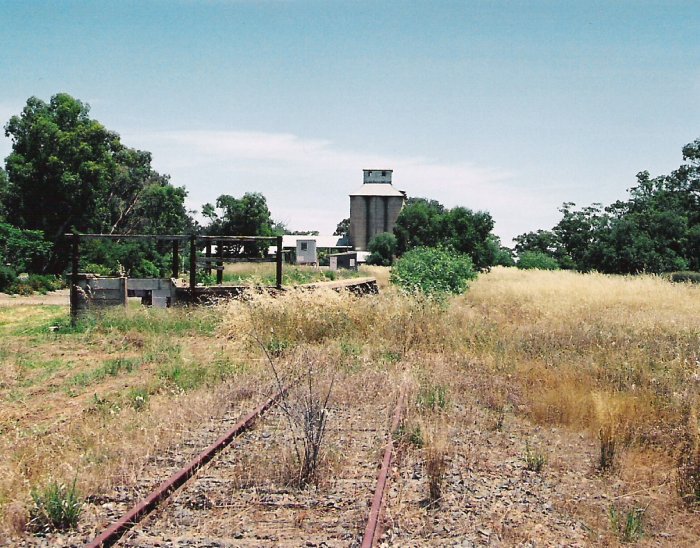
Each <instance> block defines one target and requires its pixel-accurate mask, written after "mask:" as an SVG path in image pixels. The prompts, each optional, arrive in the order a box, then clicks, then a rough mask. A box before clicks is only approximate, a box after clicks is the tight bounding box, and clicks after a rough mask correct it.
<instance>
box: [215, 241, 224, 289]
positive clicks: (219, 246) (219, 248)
mask: <svg viewBox="0 0 700 548" xmlns="http://www.w3.org/2000/svg"><path fill="white" fill-rule="evenodd" d="M216 256H217V257H218V258H219V260H218V261H216V266H217V269H216V283H217V284H219V285H221V284H223V283H224V245H223V242H220V241H219V242H216Z"/></svg>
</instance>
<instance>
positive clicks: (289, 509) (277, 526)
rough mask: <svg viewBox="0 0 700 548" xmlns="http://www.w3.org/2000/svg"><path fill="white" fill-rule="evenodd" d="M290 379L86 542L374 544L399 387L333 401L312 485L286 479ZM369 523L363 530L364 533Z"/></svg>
mask: <svg viewBox="0 0 700 548" xmlns="http://www.w3.org/2000/svg"><path fill="white" fill-rule="evenodd" d="M286 391H287V388H286V387H285V388H284V389H282V390H280V391H278V392H277V393H276V394H274V395H273V396H272V397H270V398H269V399H267V400H266V401H265V402H263V403H262V404H260V405H259V406H258V407H256V408H255V409H254V410H253V411H251V412H250V413H248V414H247V415H246V416H244V417H243V418H242V419H240V420H239V421H238V422H237V423H236V425H235V426H234V427H233V428H231V429H229V430H228V431H227V432H225V433H224V434H223V435H222V436H221V437H220V438H219V439H218V440H217V441H216V442H215V443H213V444H211V445H210V446H209V447H208V448H207V449H206V450H205V451H203V452H202V453H200V454H199V455H198V456H197V457H196V458H194V459H192V460H191V461H190V462H189V463H188V464H187V465H186V466H184V467H182V468H181V469H180V470H178V471H177V472H176V473H174V474H172V475H171V476H170V477H169V478H168V479H167V480H166V481H164V482H163V483H161V484H160V485H159V486H158V487H157V488H156V489H155V490H154V491H153V492H151V493H150V494H149V495H148V496H147V497H145V498H144V499H143V500H142V501H140V502H139V503H138V504H136V505H135V506H134V507H133V508H131V510H129V511H128V512H127V513H126V514H125V515H123V516H122V517H121V518H120V519H119V520H117V521H116V522H114V523H113V524H112V525H111V526H109V527H108V528H107V529H106V530H105V531H103V532H102V533H101V534H100V535H99V536H97V537H96V538H95V539H94V540H93V541H92V542H91V543H90V544H88V546H90V547H98V546H112V545H115V544H119V545H124V546H164V545H166V546H170V545H177V546H300V545H306V544H308V545H317V546H363V547H369V546H373V545H374V543H375V542H376V540H377V539H378V537H379V535H380V534H381V516H382V504H383V501H384V498H385V491H386V486H387V483H388V479H389V475H390V474H389V472H390V466H391V463H392V455H393V453H394V451H395V450H396V447H395V446H394V444H393V434H394V432H395V430H396V429H397V427H398V425H399V422H400V420H401V414H402V406H403V394H401V395H399V396H397V394H396V393H395V391H393V390H389V391H388V392H387V393H382V394H380V395H378V396H377V397H375V398H369V399H367V400H365V401H363V402H358V401H355V400H354V399H353V398H350V399H348V400H347V401H340V402H337V403H334V404H333V405H332V406H331V407H330V408H329V410H328V412H329V414H330V418H329V426H328V430H327V432H326V440H325V442H324V446H325V448H326V456H327V458H326V459H325V461H324V462H323V464H322V470H321V471H320V472H319V476H318V482H319V484H318V485H317V486H315V487H309V488H306V489H299V488H297V487H289V485H290V481H289V480H290V478H292V477H293V474H294V467H293V464H292V463H293V460H294V454H293V444H294V440H293V436H294V433H293V431H292V430H291V429H290V428H289V423H288V421H287V417H286V416H285V411H284V409H283V406H280V405H278V403H279V400H280V398H283V397H285V395H286ZM363 532H364V534H363Z"/></svg>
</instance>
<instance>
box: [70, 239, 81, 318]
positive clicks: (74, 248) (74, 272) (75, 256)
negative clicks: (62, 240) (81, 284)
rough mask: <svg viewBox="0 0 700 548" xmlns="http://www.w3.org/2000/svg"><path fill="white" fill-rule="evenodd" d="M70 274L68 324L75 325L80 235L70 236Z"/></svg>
mask: <svg viewBox="0 0 700 548" xmlns="http://www.w3.org/2000/svg"><path fill="white" fill-rule="evenodd" d="M71 263H72V264H71V276H70V324H71V325H72V326H73V327H75V324H76V322H77V320H78V268H79V265H80V236H79V235H78V234H76V233H73V235H72V236H71Z"/></svg>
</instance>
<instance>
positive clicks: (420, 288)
mask: <svg viewBox="0 0 700 548" xmlns="http://www.w3.org/2000/svg"><path fill="white" fill-rule="evenodd" d="M476 276H477V273H476V272H475V271H474V265H473V263H472V260H471V258H469V256H467V255H462V254H459V253H455V252H452V251H449V250H447V249H444V248H440V247H417V248H415V249H412V250H411V251H408V252H406V253H405V254H404V255H403V256H402V257H401V258H400V259H399V260H398V261H396V263H395V264H394V267H393V268H392V271H391V282H392V283H394V284H396V285H398V286H399V287H401V288H402V289H404V290H405V291H408V292H411V293H415V292H422V293H424V294H426V295H431V296H439V295H444V294H448V293H454V294H459V293H463V292H464V291H466V289H467V287H468V284H469V281H470V280H473V279H475V278H476Z"/></svg>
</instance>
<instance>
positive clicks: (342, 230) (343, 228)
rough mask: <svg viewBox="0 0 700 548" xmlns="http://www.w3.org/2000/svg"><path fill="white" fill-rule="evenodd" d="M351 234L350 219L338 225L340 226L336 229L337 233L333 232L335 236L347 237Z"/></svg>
mask: <svg viewBox="0 0 700 548" xmlns="http://www.w3.org/2000/svg"><path fill="white" fill-rule="evenodd" d="M349 232H350V217H348V218H347V219H343V220H342V221H340V222H339V223H338V226H336V227H335V232H333V236H345V235H346V234H348V233H349Z"/></svg>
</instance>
